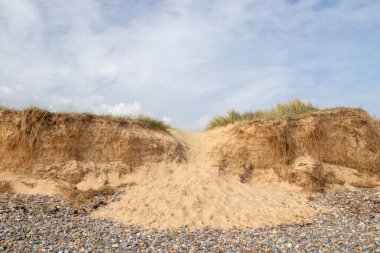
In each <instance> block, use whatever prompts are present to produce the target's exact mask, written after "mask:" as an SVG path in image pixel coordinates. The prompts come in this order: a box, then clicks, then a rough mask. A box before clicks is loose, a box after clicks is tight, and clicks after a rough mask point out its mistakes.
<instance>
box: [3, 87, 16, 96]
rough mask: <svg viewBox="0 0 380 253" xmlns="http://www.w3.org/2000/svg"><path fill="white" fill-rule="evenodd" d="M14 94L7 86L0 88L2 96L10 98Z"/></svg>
mask: <svg viewBox="0 0 380 253" xmlns="http://www.w3.org/2000/svg"><path fill="white" fill-rule="evenodd" d="M12 92H13V90H11V89H10V88H8V87H7V86H0V96H1V97H2V96H8V95H10V94H11V93H12Z"/></svg>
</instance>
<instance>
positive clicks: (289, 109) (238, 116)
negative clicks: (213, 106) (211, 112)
mask: <svg viewBox="0 0 380 253" xmlns="http://www.w3.org/2000/svg"><path fill="white" fill-rule="evenodd" d="M315 111H319V109H318V108H317V107H315V106H313V105H312V104H311V103H305V102H302V101H301V100H299V99H293V100H291V101H289V102H288V103H284V104H278V105H276V106H275V107H273V108H272V109H269V110H263V111H261V110H260V111H255V112H244V113H239V112H237V111H235V110H231V111H229V112H228V113H227V115H225V116H216V117H214V118H213V119H212V120H211V122H210V123H209V125H208V126H207V128H206V130H209V129H212V128H215V127H220V126H226V125H228V124H233V123H235V122H239V121H252V120H257V119H274V118H282V117H295V116H299V115H302V114H305V113H309V112H315Z"/></svg>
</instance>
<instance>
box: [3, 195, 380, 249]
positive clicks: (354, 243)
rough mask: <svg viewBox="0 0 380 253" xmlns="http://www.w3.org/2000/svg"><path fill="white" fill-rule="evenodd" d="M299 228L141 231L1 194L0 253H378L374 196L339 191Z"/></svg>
mask: <svg viewBox="0 0 380 253" xmlns="http://www.w3.org/2000/svg"><path fill="white" fill-rule="evenodd" d="M309 204H310V205H323V206H326V208H327V209H328V211H327V212H325V213H321V214H319V215H318V216H317V217H315V218H314V219H313V220H311V221H309V222H305V223H302V224H294V225H281V226H266V227H261V228H254V229H253V228H246V229H240V228H232V229H218V228H202V229H197V228H189V227H183V228H180V229H177V230H145V229H143V227H141V226H124V225H122V224H120V223H117V222H114V221H110V220H106V219H94V218H91V217H90V216H88V215H87V213H88V211H89V210H88V208H92V207H88V206H87V207H85V210H87V211H86V212H81V211H80V210H79V211H78V210H77V209H73V208H71V207H70V206H68V205H67V204H66V202H65V200H64V199H63V197H61V196H44V195H0V251H1V252H62V253H63V252H252V251H256V252H378V253H379V252H380V192H379V191H376V190H370V189H360V190H357V191H349V190H341V191H339V192H337V193H336V194H334V195H317V196H315V197H312V198H310V203H309Z"/></svg>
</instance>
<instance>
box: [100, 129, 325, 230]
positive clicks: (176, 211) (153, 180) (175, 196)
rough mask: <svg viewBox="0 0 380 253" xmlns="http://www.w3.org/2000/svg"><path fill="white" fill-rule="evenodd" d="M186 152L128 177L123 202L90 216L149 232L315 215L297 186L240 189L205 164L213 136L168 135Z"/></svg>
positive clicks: (264, 183)
mask: <svg viewBox="0 0 380 253" xmlns="http://www.w3.org/2000/svg"><path fill="white" fill-rule="evenodd" d="M173 134H174V135H176V136H177V137H178V138H179V139H181V140H184V141H185V142H186V143H187V145H188V148H189V156H188V161H187V163H185V164H180V165H177V166H167V165H165V164H161V165H157V166H155V167H152V168H149V169H145V170H139V171H138V172H137V173H133V174H130V175H128V177H129V180H130V181H131V182H132V181H133V182H136V183H137V185H136V186H134V187H132V188H131V189H130V190H129V191H128V193H127V194H126V195H125V196H124V198H123V199H122V200H121V201H119V202H115V203H112V204H110V205H108V206H107V207H106V208H104V209H102V210H99V211H97V212H95V213H94V214H93V215H94V216H95V217H106V218H112V219H116V220H118V221H121V222H123V223H124V224H142V225H144V226H145V227H153V228H160V229H163V228H175V227H181V226H196V227H205V226H212V227H232V226H236V227H245V226H251V227H252V226H259V225H263V224H279V223H291V222H295V221H299V220H302V219H307V218H309V217H311V216H312V215H314V214H315V213H316V212H318V211H320V210H315V209H313V208H310V207H308V206H307V205H306V202H307V194H305V193H303V192H302V190H301V189H300V188H299V187H296V186H292V185H289V184H287V183H279V182H276V183H275V184H273V182H272V183H271V182H270V181H269V180H273V181H276V179H275V177H274V176H272V175H270V174H269V175H266V176H261V177H260V179H259V180H252V181H251V182H250V183H247V184H243V183H241V182H240V180H239V178H238V177H237V176H232V177H231V176H225V175H220V174H219V171H218V170H217V168H216V167H213V166H212V164H211V163H210V161H209V160H208V159H207V154H208V152H209V150H210V148H211V146H212V143H213V140H212V139H213V138H215V137H216V136H217V135H216V134H217V133H215V132H213V133H212V134H210V133H184V132H173Z"/></svg>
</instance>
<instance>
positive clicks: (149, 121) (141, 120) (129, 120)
mask: <svg viewBox="0 0 380 253" xmlns="http://www.w3.org/2000/svg"><path fill="white" fill-rule="evenodd" d="M0 110H7V111H17V110H12V109H8V108H5V107H2V106H0ZM32 111H35V112H39V113H42V114H45V115H53V114H56V115H61V116H66V117H72V118H75V117H79V118H82V119H83V118H86V119H92V118H102V119H107V120H110V121H114V122H117V123H119V124H120V125H122V126H130V125H136V126H140V127H143V128H147V129H153V130H162V131H167V130H168V129H169V128H170V126H169V125H167V124H166V123H164V122H163V121H160V120H156V119H153V118H151V117H149V116H146V115H138V116H129V115H123V116H115V115H96V114H93V113H89V112H82V113H81V112H57V113H51V112H49V111H47V110H45V109H41V108H38V107H28V108H26V109H24V110H20V111H18V112H20V113H28V112H32Z"/></svg>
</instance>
